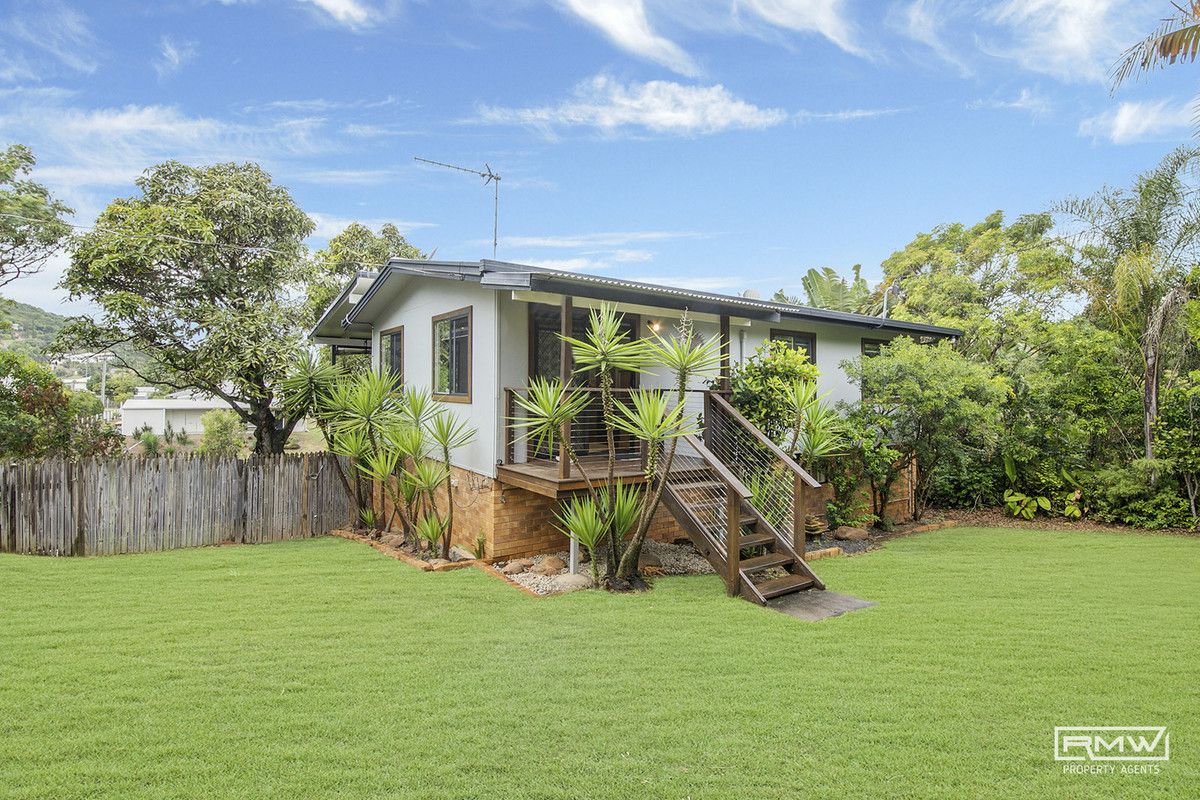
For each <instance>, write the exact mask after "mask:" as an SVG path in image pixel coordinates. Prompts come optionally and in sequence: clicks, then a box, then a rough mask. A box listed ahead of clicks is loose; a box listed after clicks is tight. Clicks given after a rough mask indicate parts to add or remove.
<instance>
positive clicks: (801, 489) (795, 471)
mask: <svg viewBox="0 0 1200 800" xmlns="http://www.w3.org/2000/svg"><path fill="white" fill-rule="evenodd" d="M704 399H705V414H704V422H705V428H706V430H707V428H708V426H709V425H710V423H711V422H712V421H713V415H712V411H713V409H714V407H715V408H716V409H719V411H720V412H721V414H723V415H724V416H725V417H726V418H728V419H729V420H731V421H732V422H734V423H736V424H737V426H738V427H739V428H740V429H741V430H742V431H744V432H745V433H747V434H749V436H750V437H751V440H752V441H754V442H755V443H756V444H758V445H759V446H761V447H762V448H763V449H765V450H766V451H767V453H769V454H770V455H771V456H772V457H773V458H774V459H775V461H776V462H778V463H779V464H780V465H782V466H783V467H784V469H786V470H788V471H789V472H790V473H791V475H792V498H791V500H792V503H791V515H792V530H791V531H790V533H791V537H792V540H791V541H790V542H788V541H787V540H786V539H784V542H785V543H786V544H788V545H790V546H791V548H792V549H793V550H794V551H796V553H798V554H803V553H804V542H805V536H806V534H805V530H804V519H805V517H806V516H807V502H806V498H805V494H806V493H807V490H808V489H816V488H819V487H820V486H821V482H820V481H818V480H817V479H816V478H814V477H813V476H812V475H810V474H809V473H808V470H806V469H804V467H802V466H800V465H799V464H797V463H796V460H795V459H794V458H792V457H791V456H790V455H788V454H787V453H786V452H784V450H783V448H781V447H780V446H779V445H777V444H775V442H773V441H771V440H770V439H769V438H767V435H766V434H764V433H763V432H762V431H761V430H759V429H758V426H757V425H755V424H754V423H753V422H751V421H750V420H748V419H746V417H745V416H744V415H743V414H742V412H740V411H738V410H737V409H736V408H734V407H733V404H732V403H730V402H729V400H727V399H726V398H725V397H724V396H723V395H722V394H721V393H720V392H714V391H709V392H707V393H706V394H705V396H704ZM718 460H720V459H718ZM750 505H751V506H754V505H755V504H754V501H753V500H750ZM770 527H771V528H772V529H774V528H775V526H774V525H772V526H770ZM775 534H776V536H777V537H778V538H780V539H783V531H775Z"/></svg>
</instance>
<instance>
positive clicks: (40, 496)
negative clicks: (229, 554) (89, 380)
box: [0, 453, 350, 556]
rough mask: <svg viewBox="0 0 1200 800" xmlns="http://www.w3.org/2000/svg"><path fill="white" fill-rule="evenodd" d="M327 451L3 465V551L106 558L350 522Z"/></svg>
mask: <svg viewBox="0 0 1200 800" xmlns="http://www.w3.org/2000/svg"><path fill="white" fill-rule="evenodd" d="M334 458H336V457H335V456H333V455H329V454H327V453H286V454H283V455H276V456H255V457H251V458H248V459H239V458H233V457H228V458H209V457H201V456H185V455H179V456H162V457H157V458H118V459H105V460H101V459H96V460H85V461H66V460H62V459H48V460H45V461H34V462H17V463H14V464H3V465H0V552H8V553H32V554H38V555H53V556H101V555H115V554H117V553H141V552H148V551H153V550H174V549H176V548H181V547H201V546H204V545H211V544H220V543H225V542H242V543H258V542H277V541H281V540H284V539H302V538H306V537H309V536H320V535H323V534H325V533H328V532H329V531H330V530H332V529H335V528H344V527H346V525H347V522H348V521H349V519H350V503H349V499H348V498H347V497H346V492H345V489H344V488H343V486H342V482H341V479H340V478H339V477H338V473H337V468H336V466H335V465H334V462H333V459H334Z"/></svg>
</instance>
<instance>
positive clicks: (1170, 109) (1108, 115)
mask: <svg viewBox="0 0 1200 800" xmlns="http://www.w3.org/2000/svg"><path fill="white" fill-rule="evenodd" d="M1191 124H1192V109H1191V108H1190V107H1189V106H1188V105H1187V104H1184V105H1178V104H1176V103H1173V102H1172V101H1170V100H1159V101H1158V102H1141V103H1139V102H1127V103H1121V105H1119V106H1117V108H1116V109H1115V110H1113V111H1106V112H1104V113H1103V114H1097V115H1096V116H1094V117H1089V118H1087V119H1085V120H1083V121H1082V122H1081V123H1079V134H1080V135H1081V136H1090V137H1092V138H1093V139H1107V140H1108V141H1110V142H1112V143H1113V144H1133V143H1135V142H1141V141H1146V140H1156V139H1170V138H1174V137H1175V136H1176V135H1177V134H1180V133H1182V132H1183V131H1185V130H1187V128H1188V127H1189V126H1190V125H1191Z"/></svg>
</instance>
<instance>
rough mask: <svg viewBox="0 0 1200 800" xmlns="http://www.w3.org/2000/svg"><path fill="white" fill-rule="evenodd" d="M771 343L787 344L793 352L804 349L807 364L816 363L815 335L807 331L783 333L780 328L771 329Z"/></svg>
mask: <svg viewBox="0 0 1200 800" xmlns="http://www.w3.org/2000/svg"><path fill="white" fill-rule="evenodd" d="M771 341H780V342H787V343H788V347H791V348H792V349H793V350H799V349H800V348H802V347H803V348H804V351H805V352H806V353H808V362H809V363H810V364H815V363H817V335H816V334H815V333H808V332H807V331H785V330H783V329H782V328H772V329H771Z"/></svg>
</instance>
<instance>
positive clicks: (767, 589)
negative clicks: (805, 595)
mask: <svg viewBox="0 0 1200 800" xmlns="http://www.w3.org/2000/svg"><path fill="white" fill-rule="evenodd" d="M815 584H816V581H814V580H813V579H812V578H810V577H809V576H808V575H784V576H783V577H782V578H773V579H771V580H769V581H763V582H762V583H756V584H754V588H755V589H757V590H758V593H759V594H761V595H762V596H763V597H765V598H767V599H768V600H770V599H771V598H772V597H779V596H780V595H783V594H789V593H791V592H798V591H800V590H801V589H807V588H809V587H810V586H814V585H815Z"/></svg>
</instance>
